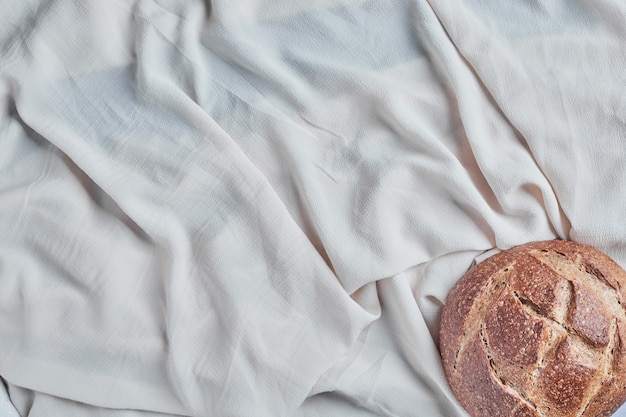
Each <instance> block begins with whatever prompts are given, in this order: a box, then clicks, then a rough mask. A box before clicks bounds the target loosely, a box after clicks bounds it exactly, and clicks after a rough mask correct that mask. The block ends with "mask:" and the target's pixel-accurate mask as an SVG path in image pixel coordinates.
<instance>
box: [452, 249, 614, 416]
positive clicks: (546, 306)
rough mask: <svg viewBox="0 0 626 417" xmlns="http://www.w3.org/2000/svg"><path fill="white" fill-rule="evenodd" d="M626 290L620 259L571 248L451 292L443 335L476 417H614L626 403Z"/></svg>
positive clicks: (508, 258) (509, 262) (510, 257)
mask: <svg viewBox="0 0 626 417" xmlns="http://www.w3.org/2000/svg"><path fill="white" fill-rule="evenodd" d="M624 284H626V273H625V272H624V271H623V270H622V269H621V268H620V267H619V266H618V265H617V264H615V263H614V262H613V261H612V260H611V259H610V258H608V257H607V256H606V255H604V254H601V253H599V252H597V251H595V249H592V248H589V247H587V246H584V245H580V244H576V243H574V242H567V241H548V242H534V243H530V244H526V245H522V246H519V247H517V248H514V249H512V250H509V251H505V252H502V253H500V254H498V255H495V256H494V257H492V258H489V259H487V260H486V261H484V262H483V263H482V264H479V265H478V266H476V267H474V268H472V269H471V270H470V271H468V273H467V274H466V275H465V276H464V277H463V278H462V279H461V280H460V281H459V283H458V284H457V286H456V287H455V288H454V289H453V290H452V291H451V292H450V295H449V297H448V300H447V301H446V306H445V308H444V312H443V314H442V321H441V332H440V348H441V353H442V360H443V364H444V369H445V371H446V376H447V377H448V380H449V382H450V385H451V387H452V389H453V391H454V393H455V394H456V396H457V398H458V399H459V401H460V402H461V404H462V405H463V406H464V407H465V408H466V409H467V410H468V411H469V412H470V414H471V415H472V416H475V417H480V416H490V417H494V416H536V417H553V416H559V417H569V416H572V417H588V416H594V417H596V416H610V415H611V414H612V413H613V412H614V411H615V410H616V409H617V408H619V406H620V405H621V403H622V402H623V401H624V400H625V399H626V384H625V382H624V380H625V379H626V368H625V366H624V364H625V359H626V356H625V355H624V344H623V340H624V337H625V336H626V333H625V331H626V310H625V309H624V307H623V306H622V300H623V299H624V293H623V290H622V287H623V286H624ZM609 394H610V395H609ZM599 402H600V403H601V404H598V403H599Z"/></svg>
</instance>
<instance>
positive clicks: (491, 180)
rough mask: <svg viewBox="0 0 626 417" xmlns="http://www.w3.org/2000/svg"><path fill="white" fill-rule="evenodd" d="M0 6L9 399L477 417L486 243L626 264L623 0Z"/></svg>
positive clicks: (48, 411) (272, 414)
mask: <svg viewBox="0 0 626 417" xmlns="http://www.w3.org/2000/svg"><path fill="white" fill-rule="evenodd" d="M0 16H2V20H3V22H4V24H3V25H2V27H1V28H0V96H1V100H0V149H1V152H0V377H1V378H2V382H3V384H0V394H2V395H3V397H0V407H4V409H6V411H5V414H6V415H7V416H9V417H14V416H15V414H16V412H17V413H19V415H20V416H22V417H24V416H32V417H39V416H41V417H43V416H46V417H47V416H69V417H72V416H76V417H78V416H102V417H148V416H150V417H153V416H154V417H156V416H159V417H161V416H167V415H171V416H220V417H221V416H255V417H263V416H268V417H277V416H294V417H314V416H358V417H366V416H368V417H369V416H398V417H400V416H402V417H404V416H407V417H408V416H433V417H462V416H466V414H465V412H464V411H463V410H462V408H461V407H460V406H459V405H458V403H457V402H456V400H455V399H454V396H453V395H452V393H451V391H450V389H449V387H448V385H447V383H446V380H445V376H444V374H443V371H442V367H441V364H440V359H439V353H438V348H437V344H438V326H439V322H438V320H439V315H440V312H441V308H442V305H443V303H444V302H445V298H446V295H447V293H448V291H449V290H450V289H451V288H452V286H453V285H454V284H455V282H456V281H457V280H458V279H459V278H460V276H462V275H463V273H464V272H465V271H466V270H467V269H468V268H469V267H470V265H471V264H472V263H473V262H479V261H480V260H482V259H484V258H485V257H486V256H488V255H489V254H492V253H495V252H497V251H498V250H502V249H506V248H509V247H511V246H514V245H517V244H521V243H525V242H528V241H533V240H544V239H554V238H561V239H572V240H576V241H578V242H581V243H585V244H589V245H592V246H594V247H596V248H598V249H600V250H602V251H604V252H606V253H607V254H609V255H610V256H611V257H613V258H614V259H615V260H616V261H617V262H618V263H619V264H621V265H622V266H626V226H625V223H624V221H623V214H624V208H625V207H626V190H625V189H624V187H625V185H624V184H626V163H624V162H625V157H626V98H625V97H626V96H625V95H624V91H626V71H624V69H625V68H626V6H625V5H624V4H623V2H620V1H618V0H594V1H591V0H568V1H564V0H542V1H530V0H525V1H518V2H514V3H511V4H504V3H502V4H501V3H498V2H485V1H478V0H461V1H456V2H450V1H445V0H412V1H409V0H398V1H388V2H387V1H375V0H364V1H361V0H358V1H357V0H315V1H311V0H306V1H305V0H289V1H286V0H245V1H243V0H242V1H222V0H218V1H195V0H189V1H182V0H136V1H131V0H113V1H111V0H63V1H61V0H57V1H43V0H24V1H22V0H20V1H17V0H15V1H12V0H2V1H0ZM13 407H14V408H13ZM0 411H4V410H3V409H2V408H0ZM11 413H13V414H11ZM618 415H620V414H619V412H618ZM621 415H626V411H625V412H623V413H622V414H621Z"/></svg>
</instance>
